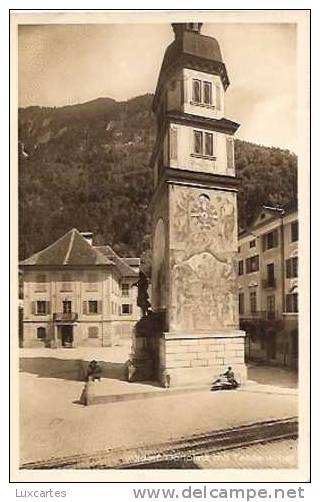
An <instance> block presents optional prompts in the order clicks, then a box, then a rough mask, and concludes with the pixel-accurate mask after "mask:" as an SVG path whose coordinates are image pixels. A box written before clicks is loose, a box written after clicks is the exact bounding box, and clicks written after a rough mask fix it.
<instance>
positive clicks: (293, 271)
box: [286, 256, 298, 279]
mask: <svg viewBox="0 0 320 502" xmlns="http://www.w3.org/2000/svg"><path fill="white" fill-rule="evenodd" d="M286 277H287V279H292V278H294V277H298V257H297V256H294V257H293V258H289V259H288V260H286Z"/></svg>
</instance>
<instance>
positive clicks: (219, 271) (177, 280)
mask: <svg viewBox="0 0 320 502" xmlns="http://www.w3.org/2000/svg"><path fill="white" fill-rule="evenodd" d="M170 213H171V214H172V226H171V228H170V243H171V244H170V267H169V270H170V274H171V291H170V331H171V330H175V331H181V330H187V331H193V330H206V331H208V330H216V329H226V328H238V297H237V286H236V284H237V282H236V281H237V258H236V252H237V239H236V235H237V210H236V194H235V193H230V192H225V191H223V190H215V189H210V190H209V189H206V190H203V189H200V188H198V189H197V188H194V187H192V188H189V187H181V186H172V187H171V189H170Z"/></svg>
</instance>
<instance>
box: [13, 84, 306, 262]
mask: <svg viewBox="0 0 320 502" xmlns="http://www.w3.org/2000/svg"><path fill="white" fill-rule="evenodd" d="M151 101H152V95H150V94H147V95H144V96H140V97H137V98H134V99H131V100H129V101H126V102H116V101H114V100H112V99H108V98H99V99H96V100H94V101H91V102H88V103H84V104H79V105H72V106H65V107H61V108H42V107H29V108H25V109H20V110H19V236H20V243H19V253H20V259H22V258H25V257H27V256H29V255H30V254H32V253H34V252H36V251H38V250H40V249H42V248H43V247H45V246H46V245H48V244H50V243H51V242H52V241H54V240H55V239H56V238H58V237H59V236H61V235H62V234H63V233H65V232H66V231H68V230H69V229H70V228H72V227H76V228H78V229H79V230H90V231H92V232H93V233H94V236H95V243H96V244H105V243H108V244H110V245H111V246H113V247H114V249H115V250H116V251H117V252H119V253H120V254H123V255H124V254H125V255H128V256H130V255H138V256H139V255H141V254H142V253H143V252H144V251H146V250H147V249H148V247H149V237H150V235H149V234H150V220H149V217H150V215H149V213H148V210H147V207H148V203H149V201H150V199H151V196H152V191H153V173H152V170H151V169H150V167H149V160H150V154H151V151H152V147H153V143H154V140H155V119H154V117H153V114H152V112H151ZM235 161H236V168H237V172H238V177H239V180H240V189H239V199H238V200H239V224H240V226H242V227H243V226H245V225H247V224H249V223H250V221H251V219H252V218H253V217H254V214H255V213H256V211H257V210H259V207H261V205H262V204H267V203H269V204H279V205H286V204H289V203H291V202H294V201H295V199H296V192H297V159H296V156H295V155H293V154H291V153H290V152H289V151H287V150H280V149H278V148H267V147H264V146H259V145H255V144H252V143H248V142H244V141H240V140H237V141H236V143H235Z"/></svg>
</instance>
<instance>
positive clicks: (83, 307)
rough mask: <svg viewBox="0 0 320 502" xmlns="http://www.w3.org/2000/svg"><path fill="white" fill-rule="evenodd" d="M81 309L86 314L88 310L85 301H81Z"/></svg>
mask: <svg viewBox="0 0 320 502" xmlns="http://www.w3.org/2000/svg"><path fill="white" fill-rule="evenodd" d="M82 311H83V314H87V312H88V309H87V302H83V306H82Z"/></svg>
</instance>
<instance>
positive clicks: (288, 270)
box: [286, 259, 290, 279]
mask: <svg viewBox="0 0 320 502" xmlns="http://www.w3.org/2000/svg"><path fill="white" fill-rule="evenodd" d="M286 278H287V279H289V278H290V259H289V260H286Z"/></svg>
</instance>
